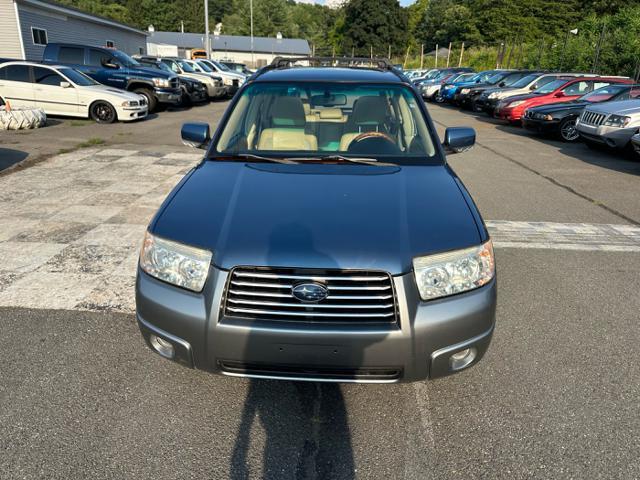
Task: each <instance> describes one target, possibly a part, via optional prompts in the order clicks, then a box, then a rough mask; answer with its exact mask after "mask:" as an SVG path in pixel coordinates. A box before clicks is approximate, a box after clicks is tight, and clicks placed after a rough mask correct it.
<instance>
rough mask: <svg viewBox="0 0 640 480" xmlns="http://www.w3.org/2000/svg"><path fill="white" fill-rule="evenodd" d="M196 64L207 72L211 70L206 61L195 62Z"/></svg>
mask: <svg viewBox="0 0 640 480" xmlns="http://www.w3.org/2000/svg"><path fill="white" fill-rule="evenodd" d="M197 64H198V66H199V67H200V68H201V69H202V70H204V71H205V72H207V73H211V72H213V70H212V69H211V67H210V66H209V65H207V62H197Z"/></svg>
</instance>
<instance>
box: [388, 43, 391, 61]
mask: <svg viewBox="0 0 640 480" xmlns="http://www.w3.org/2000/svg"><path fill="white" fill-rule="evenodd" d="M387 58H388V59H389V61H391V44H389V56H388V57H387Z"/></svg>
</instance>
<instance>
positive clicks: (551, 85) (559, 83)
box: [534, 80, 567, 93]
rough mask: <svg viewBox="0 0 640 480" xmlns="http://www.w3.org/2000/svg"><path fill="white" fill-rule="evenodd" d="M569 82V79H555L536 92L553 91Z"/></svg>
mask: <svg viewBox="0 0 640 480" xmlns="http://www.w3.org/2000/svg"><path fill="white" fill-rule="evenodd" d="M565 83H567V80H554V81H553V82H549V83H547V84H546V85H544V86H542V87H540V88H539V89H537V90H536V91H535V92H534V93H551V92H553V91H554V90H557V89H558V88H560V87H561V86H563V85H564V84H565Z"/></svg>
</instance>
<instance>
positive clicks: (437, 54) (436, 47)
mask: <svg viewBox="0 0 640 480" xmlns="http://www.w3.org/2000/svg"><path fill="white" fill-rule="evenodd" d="M435 68H438V44H437V43H436V66H435Z"/></svg>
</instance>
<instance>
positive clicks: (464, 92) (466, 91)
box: [460, 88, 470, 95]
mask: <svg viewBox="0 0 640 480" xmlns="http://www.w3.org/2000/svg"><path fill="white" fill-rule="evenodd" d="M469 91H470V89H469V88H463V89H462V90H460V93H462V94H463V95H466V94H467V93H469Z"/></svg>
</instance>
